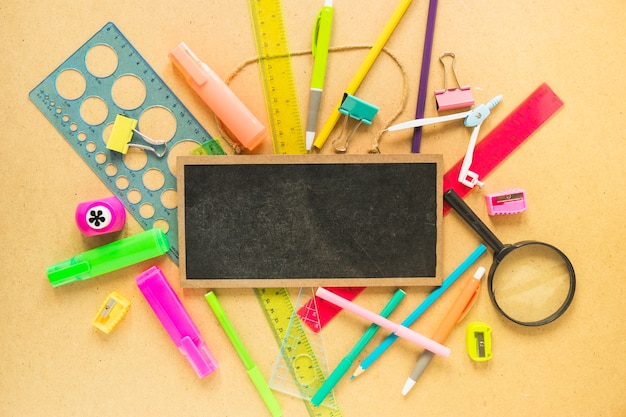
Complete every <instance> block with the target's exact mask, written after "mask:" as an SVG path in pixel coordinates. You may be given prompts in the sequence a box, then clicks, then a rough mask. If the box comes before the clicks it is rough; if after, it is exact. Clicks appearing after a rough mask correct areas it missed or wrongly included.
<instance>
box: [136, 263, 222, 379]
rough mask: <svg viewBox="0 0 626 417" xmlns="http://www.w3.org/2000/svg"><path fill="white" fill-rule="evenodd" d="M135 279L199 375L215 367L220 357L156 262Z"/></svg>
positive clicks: (169, 333)
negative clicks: (209, 344)
mask: <svg viewBox="0 0 626 417" xmlns="http://www.w3.org/2000/svg"><path fill="white" fill-rule="evenodd" d="M135 281H136V282H137V287H139V290H140V291H141V292H142V294H143V296H144V297H145V298H146V301H147V302H148V304H149V305H150V307H152V310H153V311H154V314H156V316H157V318H158V319H159V321H161V324H162V325H163V327H164V328H165V331H167V334H168V335H169V336H170V338H171V339H172V341H173V342H174V344H175V345H176V347H177V348H178V350H180V353H182V354H183V356H185V358H186V359H187V361H188V362H189V363H190V364H191V366H192V367H193V369H194V371H196V374H197V375H198V377H199V378H204V377H205V376H207V375H209V374H210V373H212V372H213V371H215V370H216V369H217V361H215V359H214V358H213V356H212V355H211V352H210V351H209V348H208V347H207V345H206V343H205V342H204V340H203V339H202V335H201V334H200V331H199V330H198V327H196V324H195V323H194V322H193V320H192V319H191V317H189V313H187V310H185V307H184V306H183V304H182V303H181V302H180V299H179V298H178V295H176V293H175V292H174V289H173V288H172V286H171V285H170V283H169V282H168V280H167V278H165V275H163V272H162V271H161V270H160V269H159V268H158V267H157V266H153V267H151V268H150V269H148V270H147V271H144V272H142V273H141V274H139V275H138V276H137V277H136V278H135Z"/></svg>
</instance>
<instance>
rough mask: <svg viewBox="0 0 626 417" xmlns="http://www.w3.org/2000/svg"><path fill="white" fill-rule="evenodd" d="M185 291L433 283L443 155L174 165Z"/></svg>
mask: <svg viewBox="0 0 626 417" xmlns="http://www.w3.org/2000/svg"><path fill="white" fill-rule="evenodd" d="M177 167H178V168H177V181H178V208H179V210H178V213H179V215H178V221H179V229H178V230H179V244H180V272H181V286H182V287H200V288H219V287H222V288H223V287H300V286H400V285H402V286H411V285H440V284H441V280H442V276H441V255H440V253H441V239H442V237H441V223H442V189H441V188H442V170H443V168H442V156H441V155H423V154H408V155H380V154H379V155H245V156H244V155H236V156H185V157H179V158H178V160H177Z"/></svg>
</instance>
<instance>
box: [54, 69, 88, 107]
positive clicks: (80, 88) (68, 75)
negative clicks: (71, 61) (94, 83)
mask: <svg viewBox="0 0 626 417" xmlns="http://www.w3.org/2000/svg"><path fill="white" fill-rule="evenodd" d="M55 86H56V89H57V93H59V95H60V96H61V97H63V98H64V99H66V100H76V99H77V98H79V97H80V96H82V95H83V93H84V92H85V89H86V88H87V82H86V81H85V77H83V74H81V73H80V72H79V71H78V70H75V69H66V70H64V71H63V72H61V73H60V74H59V75H58V76H57V79H56V82H55Z"/></svg>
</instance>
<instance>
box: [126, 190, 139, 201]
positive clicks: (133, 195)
mask: <svg viewBox="0 0 626 417" xmlns="http://www.w3.org/2000/svg"><path fill="white" fill-rule="evenodd" d="M126 197H127V198H128V201H129V202H130V203H131V204H137V203H139V202H140V201H141V192H140V191H139V190H136V189H134V188H133V189H132V190H129V191H128V194H127V195H126Z"/></svg>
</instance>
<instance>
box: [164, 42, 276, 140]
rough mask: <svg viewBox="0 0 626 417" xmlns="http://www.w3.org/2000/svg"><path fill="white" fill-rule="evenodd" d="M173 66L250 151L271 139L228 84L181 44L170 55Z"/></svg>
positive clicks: (236, 138) (233, 136) (234, 136)
mask: <svg viewBox="0 0 626 417" xmlns="http://www.w3.org/2000/svg"><path fill="white" fill-rule="evenodd" d="M169 57H170V59H171V60H172V63H173V64H174V66H176V68H177V69H178V70H179V71H180V72H181V74H182V75H183V76H184V77H185V80H186V81H187V83H189V85H190V86H191V88H192V89H193V91H195V92H196V94H198V95H199V96H200V98H201V99H202V100H203V101H204V102H205V103H206V104H207V106H209V108H210V109H211V110H212V111H213V112H214V113H215V115H216V116H217V118H218V119H219V120H220V121H222V123H224V125H225V126H226V128H227V129H228V131H229V132H231V133H232V138H233V139H234V140H235V141H237V143H239V145H241V146H242V147H243V148H244V149H246V150H248V151H252V150H254V149H255V148H256V147H257V146H259V145H260V144H261V142H263V139H265V138H266V137H267V129H265V126H263V124H261V122H259V120H258V119H257V118H256V117H255V116H254V114H252V112H251V111H250V110H249V109H248V108H247V107H246V105H245V104H244V103H243V102H242V101H241V100H240V99H239V97H237V96H236V95H235V93H233V91H232V90H231V89H230V88H228V86H227V85H226V83H225V82H224V81H222V79H221V78H220V77H219V76H218V75H217V74H216V73H215V72H214V71H213V70H212V69H211V68H209V66H208V65H206V64H205V63H204V62H202V61H200V59H199V58H198V57H197V56H196V55H195V54H194V53H193V52H192V51H191V49H189V47H188V46H187V45H186V44H185V43H184V42H181V43H180V44H179V45H178V46H177V47H176V48H174V49H173V50H172V52H170V54H169Z"/></svg>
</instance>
